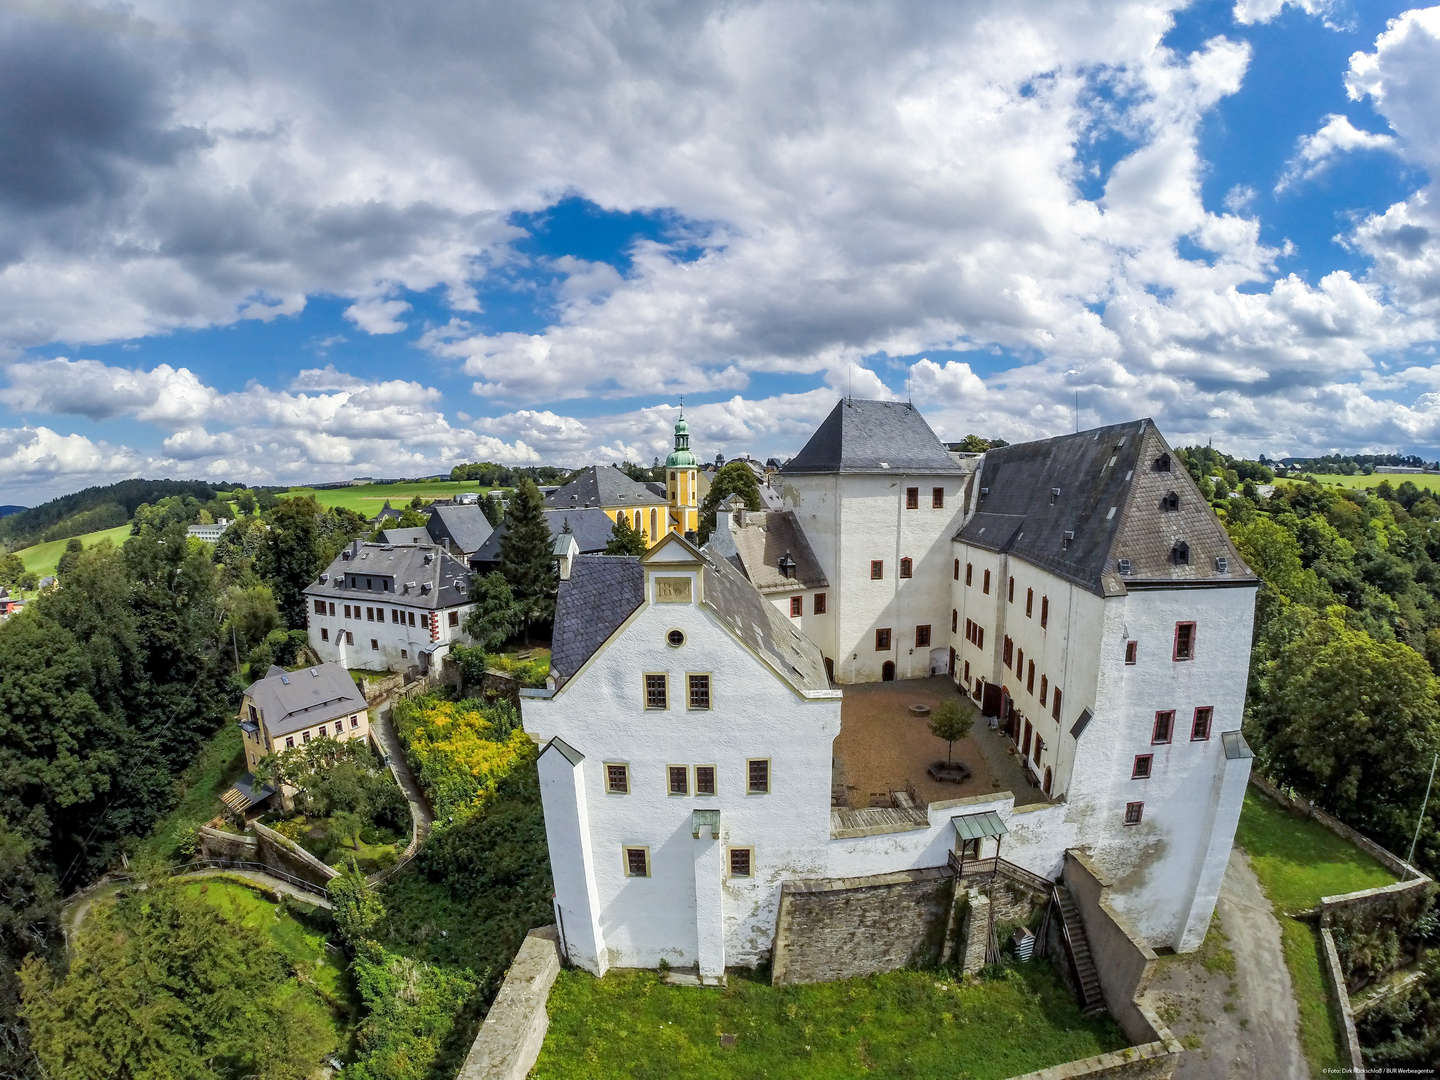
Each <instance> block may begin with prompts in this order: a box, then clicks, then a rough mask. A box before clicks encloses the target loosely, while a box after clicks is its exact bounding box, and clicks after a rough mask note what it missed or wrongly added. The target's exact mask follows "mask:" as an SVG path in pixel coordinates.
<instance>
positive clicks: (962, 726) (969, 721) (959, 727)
mask: <svg viewBox="0 0 1440 1080" xmlns="http://www.w3.org/2000/svg"><path fill="white" fill-rule="evenodd" d="M974 725H975V717H974V716H972V715H971V714H970V713H969V712H968V711H967V710H965V709H962V708H960V706H959V705H958V704H957V703H956V702H953V701H945V702H941V703H940V704H939V705H937V706H936V707H935V711H934V712H932V713H931V714H930V734H932V735H934V736H935V737H936V738H937V739H944V740H945V764H946V765H949V764H950V761H951V755H952V754H953V752H954V750H955V742H956V740H957V739H963V738H965V736H966V735H969V734H970V729H971V728H972V727H973V726H974Z"/></svg>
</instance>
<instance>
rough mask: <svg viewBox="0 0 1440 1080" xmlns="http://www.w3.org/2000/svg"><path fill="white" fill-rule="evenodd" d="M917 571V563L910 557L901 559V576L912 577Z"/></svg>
mask: <svg viewBox="0 0 1440 1080" xmlns="http://www.w3.org/2000/svg"><path fill="white" fill-rule="evenodd" d="M914 573H915V563H914V562H912V561H911V560H910V559H909V558H908V557H906V558H903V559H901V560H900V576H901V577H911V576H913V575H914Z"/></svg>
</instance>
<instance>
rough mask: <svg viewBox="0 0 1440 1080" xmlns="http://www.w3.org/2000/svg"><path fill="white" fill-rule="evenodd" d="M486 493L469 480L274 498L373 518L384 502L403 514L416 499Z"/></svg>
mask: <svg viewBox="0 0 1440 1080" xmlns="http://www.w3.org/2000/svg"><path fill="white" fill-rule="evenodd" d="M489 490H490V488H488V487H480V486H479V485H478V484H475V483H472V482H470V481H468V480H427V481H421V482H416V483H407V484H361V485H359V486H357V487H341V488H308V487H300V488H291V489H290V490H289V491H281V492H278V493H277V494H278V495H279V497H280V498H282V499H283V498H286V497H288V496H291V495H313V496H314V497H315V501H316V502H318V503H319V504H320V505H321V506H344V507H346V508H348V509H350V510H354V511H356V512H357V513H361V514H364V515H365V516H366V517H374V516H375V515H376V514H378V513H379V512H380V508H381V507H383V506H384V505H385V500H387V499H388V500H390V505H391V506H393V507H394V508H395V509H397V510H403V509H404V508H405V506H406V505H407V504H408V503H409V502H410V500H411V499H413V498H414V497H415V496H416V495H419V496H420V497H421V498H422V499H425V500H427V501H430V500H433V499H448V498H451V497H452V496H455V495H459V494H461V493H462V492H466V491H475V492H479V493H480V494H481V495H483V494H485V493H486V492H487V491H489Z"/></svg>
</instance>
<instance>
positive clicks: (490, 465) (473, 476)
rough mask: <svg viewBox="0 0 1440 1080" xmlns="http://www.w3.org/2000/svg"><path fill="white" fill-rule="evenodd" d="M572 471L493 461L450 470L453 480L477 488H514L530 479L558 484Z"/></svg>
mask: <svg viewBox="0 0 1440 1080" xmlns="http://www.w3.org/2000/svg"><path fill="white" fill-rule="evenodd" d="M570 472H571V470H569V469H560V468H556V467H555V466H553V465H525V466H514V465H497V464H496V463H495V462H493V461H476V462H472V463H470V464H468V465H456V466H455V467H454V468H453V469H451V470H450V479H451V480H471V481H473V482H474V483H475V485H476V486H477V487H507V488H513V487H516V486H518V485H519V483H520V481H521V480H522V479H525V478H527V477H528V478H529V479H531V480H533V481H535V483H537V484H558V483H560V482H561V481H562V480H564V479H565V478H566V477H567V476H569V475H570Z"/></svg>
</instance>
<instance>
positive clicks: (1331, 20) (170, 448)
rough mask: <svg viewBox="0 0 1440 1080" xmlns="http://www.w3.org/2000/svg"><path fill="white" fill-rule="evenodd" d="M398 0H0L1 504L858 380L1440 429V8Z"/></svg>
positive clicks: (581, 443)
mask: <svg viewBox="0 0 1440 1080" xmlns="http://www.w3.org/2000/svg"><path fill="white" fill-rule="evenodd" d="M375 7H376V10H375V11H374V12H370V13H368V14H367V12H366V11H365V10H364V6H363V5H362V6H359V7H357V5H354V4H339V3H333V4H326V3H321V4H316V5H307V7H306V9H305V10H304V11H300V12H297V11H295V10H293V9H292V6H290V5H280V4H273V5H272V4H265V3H258V4H255V5H251V6H248V7H247V8H246V9H244V10H239V11H225V10H215V11H209V10H206V11H201V12H200V13H198V14H197V13H196V12H195V11H193V10H190V9H188V8H186V7H183V6H180V5H171V4H167V3H163V2H159V0H154V2H151V0H145V2H141V3H138V4H137V5H135V8H134V10H133V11H131V12H129V13H125V14H117V13H116V12H114V11H109V10H105V11H101V10H100V9H92V8H89V7H87V6H85V5H83V4H79V5H74V6H70V7H66V8H53V9H52V8H45V9H41V8H35V9H33V10H32V9H26V10H24V11H13V10H12V11H8V12H6V13H3V14H0V71H3V72H8V74H6V75H0V102H3V104H0V136H3V137H4V138H5V141H6V145H7V146H11V147H15V148H17V152H16V153H15V154H14V155H13V156H12V164H11V166H8V167H5V168H0V210H3V211H4V212H3V213H0V503H4V502H20V503H33V502H36V501H39V500H42V499H44V498H47V497H51V496H53V495H56V494H61V493H63V492H65V491H69V490H74V489H77V488H80V487H83V486H86V485H88V484H92V483H103V482H107V481H109V480H113V479H118V478H120V477H123V476H128V475H168V476H200V477H211V478H215V479H234V480H243V481H249V482H256V483H260V482H277V483H285V482H294V481H307V480H332V479H342V478H346V477H349V476H354V475H387V476H410V475H424V474H428V473H434V472H440V471H445V470H448V468H449V467H450V466H451V465H453V464H455V463H456V462H458V461H466V460H481V459H494V460H501V461H507V462H514V463H521V464H523V463H538V462H553V463H559V464H577V465H578V464H582V463H585V462H588V461H613V460H620V459H622V458H626V457H629V458H632V459H640V460H647V461H648V460H649V459H650V458H651V457H652V456H654V455H656V454H660V453H663V451H664V447H665V444H666V442H667V440H668V436H669V429H670V425H671V423H672V422H673V419H674V417H675V415H676V412H677V410H678V407H679V404H680V402H681V400H682V398H683V400H684V402H685V406H686V409H687V412H688V413H690V414H691V417H692V424H691V430H692V432H694V433H695V443H696V447H697V449H698V450H699V451H700V452H701V453H703V454H705V455H706V456H707V457H708V456H710V455H712V454H713V453H714V452H715V451H717V450H718V451H723V452H724V453H725V454H726V455H727V456H733V455H735V454H738V453H742V452H747V451H748V452H751V453H754V454H757V455H759V456H770V455H772V454H774V455H780V456H782V457H783V456H784V455H786V454H788V453H790V452H793V451H794V450H795V449H797V448H798V447H799V445H800V444H801V443H802V442H803V441H804V438H805V437H806V435H807V434H808V432H809V431H810V430H811V429H812V428H813V426H814V425H815V423H817V422H818V420H819V419H820V418H821V417H822V416H823V415H824V413H825V412H826V411H828V409H829V407H830V405H831V404H833V402H834V399H835V397H836V396H837V395H838V394H841V393H844V392H846V391H847V390H853V392H854V393H856V394H863V395H867V396H892V395H901V396H903V395H905V394H907V393H909V394H911V395H913V396H914V398H915V400H916V401H917V402H918V403H919V404H920V405H921V407H922V408H923V409H924V411H925V413H926V415H927V416H928V417H929V418H930V419H931V422H932V425H933V426H935V427H936V429H937V430H938V431H940V433H941V434H942V435H944V436H954V437H959V436H961V435H963V434H965V433H966V432H970V431H977V432H981V433H984V434H991V435H1000V436H1003V437H1005V438H1007V439H1010V440H1012V441H1015V440H1019V439H1025V438H1036V437H1043V436H1045V435H1049V434H1055V433H1058V432H1060V431H1064V430H1068V429H1069V427H1070V426H1071V424H1072V407H1073V403H1074V401H1075V399H1076V396H1077V395H1078V399H1079V402H1080V422H1081V423H1082V425H1085V424H1095V423H1102V422H1105V423H1108V422H1114V421H1117V420H1121V419H1126V418H1128V417H1133V416H1136V415H1152V416H1154V417H1155V418H1156V420H1157V421H1158V422H1159V424H1160V426H1161V429H1162V430H1163V431H1164V432H1165V433H1166V434H1167V435H1168V436H1169V437H1170V438H1171V440H1172V441H1174V442H1177V443H1184V442H1189V441H1192V440H1202V439H1206V438H1213V439H1214V441H1215V442H1216V444H1217V445H1220V446H1224V447H1228V448H1230V449H1233V450H1234V451H1236V452H1244V453H1257V452H1262V451H1263V452H1266V453H1270V454H1287V453H1306V452H1316V451H1326V450H1331V449H1342V450H1381V449H1400V450H1405V451H1410V450H1416V451H1419V452H1422V453H1424V454H1426V455H1427V456H1430V457H1435V456H1440V368H1437V367H1436V355H1435V342H1436V338H1437V336H1440V331H1437V318H1440V220H1437V215H1440V211H1437V209H1436V208H1437V207H1440V199H1437V198H1435V197H1433V193H1432V192H1431V190H1430V189H1431V186H1432V183H1433V180H1432V177H1433V175H1434V171H1435V169H1436V168H1437V165H1440V162H1437V160H1436V159H1437V155H1440V151H1437V145H1440V119H1437V117H1440V9H1420V8H1416V9H1411V8H1407V7H1406V6H1404V5H1390V6H1387V5H1381V4H1370V3H1365V4H1360V3H1357V2H1354V0H1351V2H1348V3H1347V2H1336V3H1327V2H1325V0H1239V2H1238V3H1202V4H1192V5H1185V6H1177V5H1174V4H1165V3H1154V2H1147V0H1121V2H1117V3H1115V4H1113V5H1109V6H1107V7H1106V8H1105V10H1104V11H1103V12H1101V13H1098V14H1097V13H1095V12H1081V11H1076V10H1072V8H1074V7H1075V6H1074V5H1065V4H1061V3H1057V2H1052V0H1021V2H1004V3H1001V2H998V0H997V2H995V3H993V4H987V3H977V4H976V5H973V6H971V7H967V8H966V9H965V10H964V11H963V13H962V12H961V11H959V9H956V8H954V7H953V6H951V5H933V6H928V5H905V6H900V7H899V8H898V9H897V6H896V5H884V4H873V5H872V4H860V3H857V4H855V5H848V6H845V7H840V6H838V5H823V4H818V3H816V4H809V5H807V4H785V5H775V4H769V3H764V2H755V3H745V4H737V5H730V6H727V7H726V8H724V9H711V8H708V7H705V6H701V5H695V6H683V5H682V6H681V7H679V8H678V9H677V8H675V7H660V6H657V5H644V4H627V5H621V6H620V7H617V8H614V9H605V10H603V11H597V10H594V9H593V8H592V7H590V6H588V5H575V4H558V3H557V4H550V3H537V4H534V5H526V6H524V7H523V9H516V8H514V6H503V5H493V6H492V5H484V4H481V5H477V6H475V7H474V8H473V9H467V11H465V12H464V13H455V12H448V11H444V10H441V9H439V8H435V9H431V8H430V7H428V6H427V5H415V6H413V7H412V8H407V10H406V11H405V12H404V13H403V14H398V15H397V14H395V12H394V10H393V8H389V7H386V8H380V7H379V5H378V4H377V5H375ZM382 14H383V18H382V17H381V16H382ZM277 43H278V44H277ZM417 72H424V73H425V77H424V78H418V77H417V75H416V73H417ZM362 73H363V75H362ZM37 85H41V86H44V87H45V89H44V90H42V91H39V92H37V91H36V90H35V89H34V87H36V86H37ZM7 88H8V89H10V90H11V91H13V92H11V93H5V91H6V90H7ZM21 88H24V89H25V92H24V93H20V92H19V90H20V89H21Z"/></svg>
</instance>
